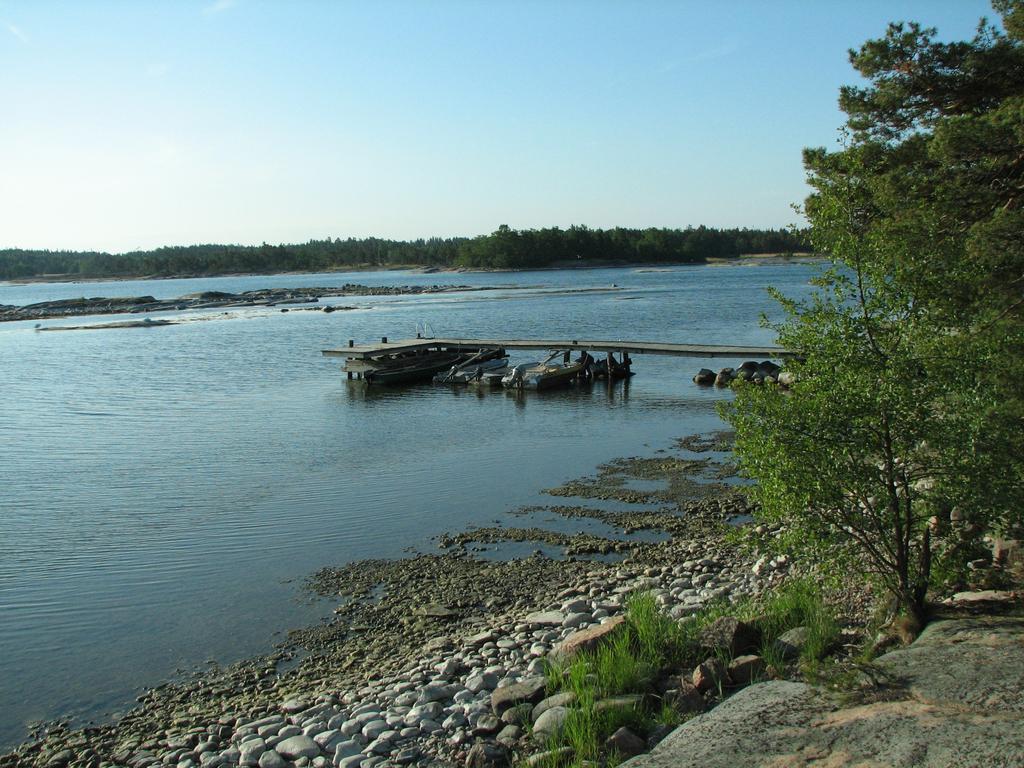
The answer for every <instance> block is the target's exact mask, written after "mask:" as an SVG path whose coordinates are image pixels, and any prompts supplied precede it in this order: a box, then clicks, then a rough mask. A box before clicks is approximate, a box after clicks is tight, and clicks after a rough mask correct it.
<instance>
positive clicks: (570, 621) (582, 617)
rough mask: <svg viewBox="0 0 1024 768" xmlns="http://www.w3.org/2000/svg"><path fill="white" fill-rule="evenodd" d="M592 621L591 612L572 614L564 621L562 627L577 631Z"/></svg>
mask: <svg viewBox="0 0 1024 768" xmlns="http://www.w3.org/2000/svg"><path fill="white" fill-rule="evenodd" d="M589 621H590V612H589V611H588V612H587V613H570V614H569V615H568V616H566V617H565V618H564V619H562V626H563V627H567V628H569V629H576V627H578V626H580V625H581V624H586V623H588V622H589Z"/></svg>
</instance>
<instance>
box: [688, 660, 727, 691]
mask: <svg viewBox="0 0 1024 768" xmlns="http://www.w3.org/2000/svg"><path fill="white" fill-rule="evenodd" d="M724 679H725V665H724V664H722V662H721V661H720V660H719V659H717V658H715V657H714V656H712V657H710V658H708V659H705V660H704V661H702V662H701V663H700V664H698V665H697V667H696V668H695V669H694V670H693V676H692V678H691V680H692V682H693V684H694V685H695V686H696V687H697V690H698V691H700V692H701V693H707V692H708V691H711V690H714V689H715V688H717V687H718V686H719V684H720V683H721V682H722V681H723V680H724Z"/></svg>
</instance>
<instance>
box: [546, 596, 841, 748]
mask: <svg viewBox="0 0 1024 768" xmlns="http://www.w3.org/2000/svg"><path fill="white" fill-rule="evenodd" d="M721 616H735V617H736V618H739V619H742V620H744V621H751V622H755V623H756V624H757V625H758V626H759V627H760V629H761V631H762V635H763V640H764V642H763V645H762V648H761V655H762V656H763V657H764V658H765V661H766V663H767V664H769V665H771V666H774V667H775V668H776V669H782V668H783V667H784V661H783V659H782V658H781V655H780V654H779V652H778V650H777V649H776V647H775V641H776V639H777V638H778V637H779V636H780V635H781V634H782V633H783V632H785V631H786V630H788V629H792V628H793V627H798V626H806V627H807V628H808V630H809V637H808V642H807V644H806V647H805V649H804V653H803V659H802V660H803V661H804V662H805V663H812V662H813V661H814V660H816V659H819V658H820V657H821V656H822V655H824V653H825V652H826V651H827V649H828V648H829V647H830V645H831V644H832V643H833V641H834V639H835V637H836V635H837V632H838V627H837V625H836V622H835V617H834V616H833V614H832V612H831V611H830V610H829V608H828V607H827V605H826V603H825V601H824V599H823V597H822V594H821V590H820V589H819V587H818V585H817V584H816V583H815V582H814V581H812V580H810V579H793V580H791V581H789V582H787V583H786V584H785V585H783V586H782V587H780V588H779V589H777V590H776V591H775V592H773V593H771V594H769V595H768V596H766V597H763V598H762V599H760V600H757V601H754V600H744V601H739V602H737V603H732V604H730V603H728V602H726V601H718V602H715V603H712V604H709V605H707V606H705V608H704V609H702V610H701V611H700V612H699V613H698V614H696V615H695V617H694V618H693V619H692V620H690V621H687V622H685V623H683V624H680V623H678V622H676V621H674V620H673V619H671V618H670V617H668V616H667V615H665V614H664V613H662V612H661V611H660V610H659V609H658V605H657V603H656V601H655V600H654V598H653V597H652V596H651V595H649V594H646V593H643V594H635V595H632V596H630V598H629V599H628V600H627V601H626V623H625V625H624V626H623V629H622V630H621V631H619V632H618V633H616V634H615V635H614V636H613V637H612V638H611V639H610V640H608V641H607V642H605V643H604V644H602V645H601V646H599V647H598V648H597V649H596V651H594V652H588V653H581V654H579V655H578V656H577V657H576V658H575V659H573V660H572V661H571V662H569V663H568V664H565V663H561V664H559V663H549V664H548V665H547V667H546V669H545V674H546V676H547V681H548V694H549V695H552V694H554V693H557V692H559V691H572V692H573V693H575V694H576V702H575V703H574V704H573V705H572V706H571V707H570V709H569V713H568V716H567V718H566V721H565V726H564V729H563V731H562V733H561V734H558V735H556V736H554V737H552V738H551V739H550V740H549V742H548V744H547V748H548V749H549V750H554V749H557V748H559V747H564V746H569V747H571V748H572V750H573V755H572V757H571V758H568V759H563V760H561V761H560V762H561V763H562V764H566V765H572V766H580V765H582V764H584V763H588V764H593V763H599V762H601V761H602V759H603V760H605V761H607V765H614V764H616V763H617V762H618V759H619V758H618V756H616V755H607V754H603V749H604V742H605V740H606V739H607V738H608V736H610V735H611V734H612V733H614V732H615V731H616V730H617V729H618V728H619V727H621V726H623V725H625V726H628V727H630V728H631V729H632V730H634V731H635V732H636V733H638V734H639V735H641V736H643V735H644V734H646V733H647V732H649V731H650V730H651V729H652V728H654V727H655V726H656V725H659V724H666V725H677V724H679V723H680V722H682V721H683V720H685V719H686V716H685V715H683V714H681V713H680V712H678V711H677V710H675V709H674V708H673V707H671V706H670V705H667V704H663V703H661V701H660V699H658V698H657V697H655V696H652V695H650V694H651V693H652V689H653V686H654V684H655V683H656V682H657V680H658V679H659V677H660V676H662V675H663V674H665V673H667V672H683V673H684V674H685V673H687V672H688V670H689V669H692V668H693V667H694V666H696V665H697V664H698V663H700V662H701V661H703V659H704V658H705V657H706V651H703V650H702V649H701V648H700V643H699V636H700V632H701V630H702V629H703V628H704V627H706V626H708V625H709V624H711V623H712V622H713V621H715V620H716V619H718V618H719V617H721ZM722 661H723V662H725V663H728V662H729V661H731V659H730V658H728V656H727V655H723V656H722ZM629 693H639V694H644V695H645V699H644V700H643V703H642V704H641V706H639V707H637V708H635V709H633V710H608V711H604V712H600V713H598V712H595V711H594V704H595V702H597V701H599V700H601V699H604V698H608V697H610V696H617V695H621V694H629ZM721 693H722V691H721V690H720V691H719V694H720V695H721ZM545 768H554V766H545Z"/></svg>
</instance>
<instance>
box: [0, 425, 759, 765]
mask: <svg viewBox="0 0 1024 768" xmlns="http://www.w3.org/2000/svg"><path fill="white" fill-rule="evenodd" d="M722 447H723V445H722V444H721V442H720V441H719V442H716V441H715V440H711V441H705V440H700V439H696V440H695V439H688V440H685V441H680V444H679V449H680V451H685V453H686V456H682V455H676V454H675V453H673V454H670V455H663V454H662V455H658V456H655V457H649V458H642V459H623V460H619V461H617V462H612V463H611V464H609V465H605V466H603V467H601V468H599V471H598V473H597V475H596V476H595V477H592V478H584V479H581V480H578V481H574V482H573V483H569V484H566V485H565V486H562V487H561V488H558V489H552V490H551V491H550V493H551V495H552V496H553V499H555V500H556V501H560V500H562V499H565V502H564V503H556V504H553V505H552V506H551V507H549V508H547V511H548V512H550V513H551V514H555V515H558V516H560V517H563V518H568V519H572V518H592V519H595V520H599V521H601V522H603V523H605V524H607V525H611V526H614V527H615V529H617V530H619V531H620V532H622V536H623V537H622V538H620V537H616V538H605V537H601V536H595V535H593V534H580V535H569V536H566V535H563V534H559V535H553V536H552V537H546V536H545V535H544V533H543V532H540V533H538V532H537V531H536V530H535V529H530V528H526V529H519V528H515V527H512V526H509V527H504V526H497V527H495V528H493V529H482V530H475V531H466V532H461V533H453V534H450V535H449V536H446V537H442V540H441V544H442V545H444V546H445V547H446V549H443V550H442V551H441V552H439V553H436V554H425V555H418V556H415V557H411V558H407V559H403V560H390V561H389V560H373V561H362V562H357V563H350V564H348V565H345V566H342V567H339V568H332V569H325V570H323V571H321V572H319V573H317V574H314V575H313V576H312V577H311V578H310V579H309V582H308V588H309V589H310V590H311V591H312V592H313V593H315V594H318V595H321V596H332V597H334V598H335V599H337V600H338V601H339V604H338V606H337V607H336V609H335V616H334V618H333V619H332V620H331V621H330V622H328V623H326V624H323V625H319V626H313V627H307V628H304V629H298V630H295V631H293V632H291V633H289V636H288V639H287V640H286V641H285V642H284V643H282V644H281V645H280V646H279V647H277V648H276V649H274V650H273V651H272V652H270V653H268V654H267V655H265V656H261V657H257V658H252V659H246V660H243V661H241V662H239V663H237V664H234V665H232V666H230V667H226V668H223V669H214V670H211V671H208V672H204V673H202V674H200V675H198V676H196V677H194V678H191V679H188V680H184V681H177V682H168V683H164V684H162V685H159V686H157V687H155V688H153V689H151V690H148V691H147V692H146V693H144V694H143V695H142V696H141V697H140V698H139V702H140V704H139V706H138V707H137V708H135V709H134V710H132V711H131V712H129V713H127V714H125V715H124V716H122V717H121V718H120V719H119V720H118V721H117V722H115V723H108V724H105V725H99V726H94V727H89V728H85V729H80V730H75V729H73V728H69V727H68V726H67V725H57V724H51V725H49V726H44V727H42V728H41V730H39V731H38V732H37V737H38V738H37V739H36V740H34V741H30V742H26V743H25V744H23V745H21V746H20V747H18V748H17V750H16V751H15V752H13V753H11V754H8V755H6V756H4V757H0V766H4V768H6V767H7V766H14V765H39V766H42V765H71V766H94V768H98V766H100V765H101V764H102V763H104V762H112V763H114V764H124V763H128V762H129V761H130V760H131V759H132V758H133V757H134V758H137V759H134V760H131V762H132V765H133V766H135V768H145V766H147V765H151V764H152V765H156V764H158V763H165V764H167V763H168V760H169V759H170V758H169V756H170V755H172V753H173V752H174V751H175V750H179V752H180V754H178V755H176V756H174V757H175V760H173V761H171V762H170V763H169V764H172V765H178V766H180V768H189V765H188V763H189V761H190V760H191V758H187V757H183V756H185V755H186V754H187V753H189V752H190V751H191V748H190V747H187V746H182V745H178V741H180V738H181V737H182V735H183V734H187V733H190V732H192V731H196V729H198V730H199V731H201V732H203V733H207V734H209V733H210V732H211V729H212V730H213V731H214V732H216V733H217V734H219V735H218V736H217V737H216V738H217V744H218V745H219V746H218V749H220V750H221V751H224V752H226V753H228V754H229V755H233V754H234V753H232V752H231V749H232V747H235V748H237V741H238V739H240V738H242V737H244V733H243V734H242V736H239V735H238V734H239V733H241V732H243V731H245V728H246V725H245V722H244V721H252V720H259V719H261V718H268V717H271V718H272V717H276V716H278V715H280V714H281V705H282V703H283V702H285V701H286V700H291V699H302V700H304V701H306V702H319V703H321V704H323V703H325V702H333V703H330V704H329V705H328V706H327V709H330V708H334V709H337V712H336V713H335V715H333V716H332V717H334V718H335V719H336V720H337V718H338V716H340V715H341V714H346V715H350V714H351V713H352V711H354V710H355V709H358V708H359V707H360V706H368V705H372V706H378V707H383V706H390V707H392V708H394V706H395V704H394V701H393V699H394V697H392V699H391V700H389V699H388V696H389V690H386V689H394V687H395V686H396V685H397V686H398V687H403V686H407V685H411V686H412V687H406V691H409V690H413V688H414V687H415V686H420V687H422V686H423V685H427V684H428V683H429V682H430V678H431V677H436V676H437V670H433V669H432V666H431V665H432V664H441V665H443V664H444V663H445V661H444V660H445V659H446V658H449V657H450V656H451V653H452V652H453V651H455V650H456V649H458V648H462V649H463V650H462V651H461V652H460V653H461V654H462V656H461V657H465V658H467V659H470V658H476V657H477V656H479V652H477V651H473V652H472V653H470V651H471V650H472V649H470V650H467V649H466V647H465V645H466V638H467V637H470V636H474V635H480V634H481V633H491V634H492V635H494V636H495V638H496V639H503V638H504V640H505V641H507V642H503V643H502V644H501V645H500V646H499V645H495V648H492V649H490V650H488V651H487V653H491V651H493V653H492V654H491V656H486V657H481V659H480V664H479V665H478V666H480V670H477V671H478V672H479V671H481V670H482V669H483V665H484V662H485V661H487V660H488V659H489V660H490V661H491V662H494V663H491V664H489V665H488V666H491V667H494V666H500V667H501V669H502V670H504V675H503V678H509V679H518V678H519V677H523V676H526V675H529V674H532V673H535V672H536V671H537V668H538V666H537V665H538V664H539V663H540V662H539V661H538V659H539V658H540V657H541V655H542V654H543V651H544V649H545V648H550V645H551V641H552V640H553V635H552V634H551V633H552V632H553V631H555V630H556V629H557V630H558V631H560V632H564V631H566V630H564V628H562V627H557V628H553V627H544V626H537V627H533V628H532V629H530V627H532V626H533V625H532V624H530V623H529V622H527V621H526V617H528V616H529V615H530V614H535V613H536V612H538V611H544V610H549V609H551V608H552V607H553V606H554V609H555V610H556V611H557V610H558V606H560V605H561V604H563V603H565V602H566V601H567V600H568V599H569V598H572V597H573V596H574V595H575V596H576V597H575V599H578V598H579V597H581V596H582V597H584V598H586V601H589V604H590V605H592V606H599V607H598V608H594V609H593V610H592V611H591V613H590V614H589V615H587V616H586V621H593V622H595V623H596V622H598V621H600V620H601V618H602V615H603V616H604V617H607V616H608V615H613V614H614V612H615V611H617V610H621V605H622V598H623V597H624V595H625V594H626V593H628V592H629V591H632V590H635V589H641V588H652V589H656V590H661V591H663V594H664V599H663V606H664V608H665V610H667V611H675V612H676V613H679V615H680V616H682V615H686V613H687V612H688V611H691V610H694V609H695V607H696V606H698V605H700V604H701V603H703V602H704V601H705V600H707V599H713V597H715V596H720V595H721V594H729V593H732V594H737V595H742V594H749V593H752V592H755V591H757V590H759V589H762V588H763V587H765V586H767V585H768V584H770V583H772V581H773V580H774V579H775V578H778V577H779V574H778V573H776V571H774V570H771V569H768V570H765V571H764V572H763V574H762V575H760V576H754V575H753V572H752V571H751V562H752V556H751V555H750V554H742V553H740V552H739V551H738V550H736V549H735V547H734V546H733V545H732V544H730V543H728V542H727V541H726V540H725V538H724V533H725V531H726V530H728V528H729V527H730V526H729V524H728V521H729V520H736V519H745V517H744V516H746V515H747V514H748V513H749V511H750V510H749V508H748V506H747V503H746V501H745V499H744V497H743V495H742V494H741V493H740V492H739V491H738V490H737V489H736V488H735V487H730V486H728V485H725V484H722V483H721V482H720V479H721V476H722V475H723V474H728V472H727V471H726V470H723V468H722V456H720V455H716V456H712V455H711V454H707V453H706V452H707V451H709V450H710V449H712V448H718V449H720V448H722ZM694 451H695V452H694ZM634 480H643V481H647V482H650V481H652V480H661V481H663V483H662V484H663V485H664V487H663V488H659V489H656V490H649V491H636V490H633V489H631V488H629V484H630V482H631V481H634ZM588 498H589V499H604V500H608V499H612V500H614V499H618V500H621V501H625V502H628V503H630V504H638V503H641V504H642V503H646V504H648V505H650V507H651V508H650V509H644V510H639V511H634V510H632V509H631V510H629V511H626V510H623V511H619V512H610V511H607V510H606V509H595V508H593V507H590V506H588V503H587V499H588ZM530 511H531V510H512V511H511V512H512V513H513V514H515V513H520V514H522V513H529V512H530ZM636 531H660V532H663V533H664V534H666V535H667V536H668V537H669V538H667V539H665V540H662V541H649V540H648V541H642V540H635V539H634V540H629V539H628V537H626V533H629V532H636ZM507 541H513V542H517V541H518V542H522V541H529V542H533V543H535V544H537V545H538V546H542V547H550V546H556V547H559V548H560V549H561V550H562V551H563V553H565V555H566V556H565V557H564V559H552V558H550V557H547V556H544V555H541V554H537V553H536V552H535V553H534V554H531V555H530V556H529V557H525V558H521V559H514V560H510V561H503V560H495V559H488V558H486V557H481V556H479V554H480V553H479V550H480V549H481V548H488V547H491V548H493V547H494V546H495V545H497V546H499V547H500V546H501V542H507ZM609 552H614V553H619V554H624V555H625V559H623V560H620V561H617V562H607V561H601V560H593V559H588V558H590V557H592V556H594V555H600V554H606V553H609ZM705 561H707V562H705ZM687 563H689V564H690V569H689V570H690V571H693V570H696V571H697V572H700V573H703V571H701V569H705V570H706V571H707V574H706V575H705V576H702V577H701V579H700V580H699V581H701V587H700V588H699V589H690V590H685V591H688V592H692V594H688V595H685V596H684V595H682V594H681V591H680V590H678V589H676V590H675V591H676V592H679V593H680V594H673V593H672V588H671V586H670V585H671V584H672V583H678V582H679V580H680V579H681V578H690V577H688V576H687V575H686V573H684V572H683V571H686V569H685V568H683V566H684V565H685V564H687ZM701 563H703V565H701ZM711 563H713V566H712V565H711ZM687 573H688V571H687ZM692 578H694V580H695V582H696V581H698V580H697V579H696V576H695V575H694V576H693V577H692ZM701 594H703V597H702V596H701ZM659 600H661V598H659ZM616 605H617V606H618V607H617V608H616ZM673 615H675V614H673ZM581 616H582V614H581ZM595 617H596V618H595ZM574 621H584V619H583V618H578V619H574ZM584 626H585V624H584ZM538 633H539V634H538ZM556 634H557V632H556ZM534 635H537V636H536V637H535V636H534ZM543 637H547V638H548V641H547V642H545V641H543V640H541V639H538V638H543ZM527 641H529V642H527ZM495 642H496V641H495ZM425 656H426V657H428V662H429V663H427V662H424V657H425ZM461 657H460V658H461ZM433 659H439V661H436V662H434V661H432V660H433ZM424 665H425V666H424ZM531 665H532V666H531ZM448 671H449V674H448V675H447V677H446V678H445V679H446V680H447V681H448V682H447V683H446V684H448V685H451V686H456V687H457V686H460V685H463V686H464V685H465V683H466V679H467V677H471V676H472V674H470V675H465V674H462V675H461V677H460V674H461V671H460V672H459V673H457V672H454V671H453V670H448ZM392 692H393V691H392ZM397 695H399V694H396V696H397ZM487 695H489V692H488V691H486V690H482V691H478V692H477V693H476V694H474V696H477V699H474V701H477V700H478V699H480V697H483V698H484V699H486V696H487ZM406 698H408V697H406ZM371 699H372V700H373V701H372V702H371ZM321 700H323V701H321ZM478 703H479V702H478ZM310 706H312V704H311V705H310ZM453 706H458V705H457V704H456V705H453ZM474 706H476V704H474ZM327 709H325V710H324V711H327ZM400 709H401V706H399V710H400ZM380 711H381V712H383V711H384V710H380ZM392 715H395V713H392ZM407 715H408V712H406V713H405V714H404V715H403V717H405V716H407ZM466 716H468V715H463V717H466ZM327 719H328V720H329V719H330V718H327ZM347 719H348V718H346V720H347ZM449 719H451V722H448V721H449ZM427 720H430V718H427ZM459 720H460V718H459V717H455V718H447V717H446V718H444V721H445V722H446V723H448V725H449V726H451V727H441V726H442V723H441V722H435V721H432V720H431V721H430V724H428V725H427V726H425V727H424V728H423V729H421V731H419V732H417V733H416V735H415V737H413V734H412V733H411V732H409V729H410V728H411V726H406V727H404V728H403V729H401V732H405V734H406V735H405V736H398V735H396V736H394V743H393V744H392V743H391V742H388V743H387V744H384V745H382V744H376V745H375V746H374V750H376V752H374V751H373V750H371V752H370V754H369V755H364V757H370V756H372V755H374V754H378V755H379V754H381V750H383V749H384V747H385V746H387V747H391V746H393V747H394V748H395V749H394V750H393V752H394V754H392V752H388V755H391V756H392V757H394V755H395V754H397V752H398V751H401V750H402V749H411V748H415V751H416V755H417V756H416V758H415V759H414V760H411V762H422V761H427V760H433V759H435V758H441V759H464V754H463V753H464V751H465V749H466V748H468V744H470V743H471V742H472V738H471V731H472V729H471V728H468V726H466V724H465V723H464V722H463V723H459ZM396 722H397V721H396ZM457 723H459V724H457ZM338 724H340V721H339V722H336V723H335V725H338ZM324 725H325V726H326V725H327V722H326V721H325V722H324ZM434 725H437V726H438V730H436V731H435V730H432V728H433V726H434ZM281 727H282V728H284V727H287V726H285V725H284V724H283V723H282V726H281ZM417 727H419V726H417ZM330 730H337V729H335V728H326V727H325V729H324V731H322V732H327V731H330ZM397 733H399V731H396V734H397ZM459 734H461V736H460V735H459ZM232 738H235V741H234V742H232ZM339 738H340V737H339V736H337V734H332V735H331V739H334V740H336V741H337V744H334V743H331V744H330V747H331V748H332V749H334V753H331V749H326V748H325V749H323V750H322V753H321V754H320V756H319V758H324V760H322V761H321V762H320V763H319V764H318V763H317V762H316V760H312V761H307V763H304V764H303V765H306V764H308V765H313V766H314V768H326V767H327V766H328V765H330V764H331V761H332V760H334V764H335V765H339V764H340V763H339V762H338V761H337V760H335V758H336V757H337V754H338V753H339V750H338V749H337V748H336V747H337V745H338V744H341V743H342V741H344V742H345V743H346V744H347V743H348V741H350V739H347V738H346V739H344V740H342V741H338V740H337V739H339ZM193 746H194V745H193ZM359 746H361V748H362V747H366V746H369V745H368V744H367V745H359ZM350 749H352V745H348V746H346V747H345V750H350ZM181 750H184V751H181ZM342 751H344V750H342ZM359 754H363V753H362V752H361V751H360V752H359ZM408 754H411V752H410V753H408ZM179 757H182V759H181V760H178V759H177V758H179ZM344 757H351V755H345V756H344ZM58 758H59V759H58ZM319 758H317V759H319ZM212 760H213V757H210V758H208V760H207V762H203V763H202V765H203V766H204V768H215V766H214V767H211V766H209V762H210V761H212ZM62 761H63V762H62ZM193 762H194V764H195V765H199V764H200V762H199V761H198V760H195V761H193ZM183 763H185V764H184V765H183ZM221 764H231V762H230V760H229V759H225V760H223V761H220V762H217V765H221ZM297 765H298V763H297ZM352 765H354V764H352ZM264 768H265V767H264ZM346 768H352V766H351V765H350V766H347V767H346Z"/></svg>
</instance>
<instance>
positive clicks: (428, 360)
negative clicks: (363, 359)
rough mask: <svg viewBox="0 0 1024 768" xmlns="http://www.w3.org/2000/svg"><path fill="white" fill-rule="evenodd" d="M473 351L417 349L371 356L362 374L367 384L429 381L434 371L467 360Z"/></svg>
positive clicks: (445, 369) (436, 371)
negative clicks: (367, 368) (365, 370)
mask: <svg viewBox="0 0 1024 768" xmlns="http://www.w3.org/2000/svg"><path fill="white" fill-rule="evenodd" d="M473 354H474V351H468V352H467V351H460V352H455V351H450V350H441V351H426V350H419V351H416V352H410V353H408V354H404V355H394V356H390V357H379V358H373V360H372V366H373V368H372V370H369V371H367V372H366V373H365V374H363V378H364V379H365V380H366V382H367V383H369V384H411V383H413V382H417V381H429V380H430V379H431V378H432V377H433V376H434V374H435V373H440V372H441V371H447V370H450V369H451V367H452V366H454V365H459V364H460V363H464V362H465V361H466V360H469V359H470V358H471V357H472V356H473Z"/></svg>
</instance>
